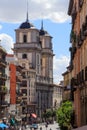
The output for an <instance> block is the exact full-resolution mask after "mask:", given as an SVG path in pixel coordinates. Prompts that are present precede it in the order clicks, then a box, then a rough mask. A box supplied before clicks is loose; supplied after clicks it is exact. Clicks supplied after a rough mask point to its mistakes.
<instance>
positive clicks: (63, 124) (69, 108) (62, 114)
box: [57, 101, 73, 130]
mask: <svg viewBox="0 0 87 130" xmlns="http://www.w3.org/2000/svg"><path fill="white" fill-rule="evenodd" d="M72 114H73V105H72V102H70V101H66V102H64V103H62V104H61V106H60V107H59V108H58V110H57V122H58V124H59V126H60V128H61V130H63V129H64V130H66V129H67V130H69V129H71V117H72Z"/></svg>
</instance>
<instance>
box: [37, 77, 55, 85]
mask: <svg viewBox="0 0 87 130" xmlns="http://www.w3.org/2000/svg"><path fill="white" fill-rule="evenodd" d="M36 82H37V83H45V84H52V83H53V79H52V78H48V77H42V76H37V77H36Z"/></svg>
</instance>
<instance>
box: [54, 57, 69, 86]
mask: <svg viewBox="0 0 87 130" xmlns="http://www.w3.org/2000/svg"><path fill="white" fill-rule="evenodd" d="M69 61H70V58H69V57H67V56H60V57H59V58H57V57H56V56H55V57H54V60H53V77H54V83H57V84H58V83H60V81H61V80H63V77H62V73H64V72H65V71H66V67H67V66H68V65H69Z"/></svg>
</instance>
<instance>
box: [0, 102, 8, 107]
mask: <svg viewBox="0 0 87 130" xmlns="http://www.w3.org/2000/svg"><path fill="white" fill-rule="evenodd" d="M0 106H1V107H6V106H8V102H7V101H0Z"/></svg>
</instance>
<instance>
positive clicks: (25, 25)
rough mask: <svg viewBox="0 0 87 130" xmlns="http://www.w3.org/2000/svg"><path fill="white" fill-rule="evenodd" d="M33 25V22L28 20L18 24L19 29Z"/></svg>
mask: <svg viewBox="0 0 87 130" xmlns="http://www.w3.org/2000/svg"><path fill="white" fill-rule="evenodd" d="M31 27H34V26H33V24H31V23H30V22H29V21H25V22H23V23H22V24H21V25H20V27H19V28H20V29H28V28H31Z"/></svg>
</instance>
